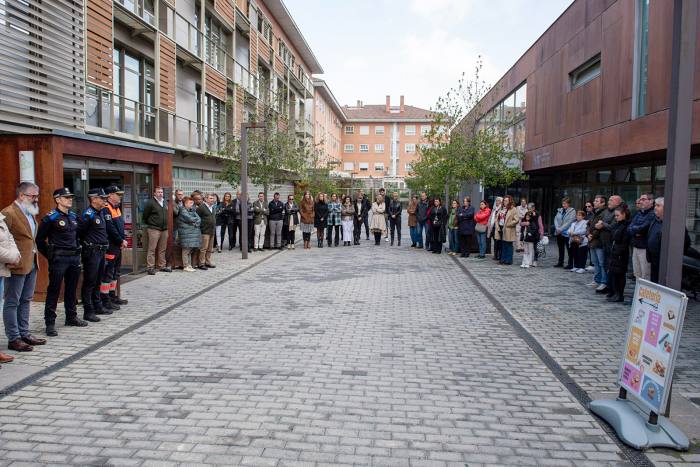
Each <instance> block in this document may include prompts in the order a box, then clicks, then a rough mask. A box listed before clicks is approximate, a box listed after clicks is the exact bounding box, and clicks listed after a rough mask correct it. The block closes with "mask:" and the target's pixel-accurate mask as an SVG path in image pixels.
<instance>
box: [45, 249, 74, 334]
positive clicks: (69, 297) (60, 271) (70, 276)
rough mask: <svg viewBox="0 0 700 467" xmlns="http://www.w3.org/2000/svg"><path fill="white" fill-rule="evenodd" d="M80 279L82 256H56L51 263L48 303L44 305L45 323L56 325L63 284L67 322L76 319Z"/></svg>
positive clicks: (47, 294)
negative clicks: (59, 296) (59, 297)
mask: <svg viewBox="0 0 700 467" xmlns="http://www.w3.org/2000/svg"><path fill="white" fill-rule="evenodd" d="M79 279H80V256H79V255H73V256H56V257H54V258H53V259H52V260H51V261H49V285H48V287H47V288H46V303H44V322H45V323H46V324H55V323H56V307H57V306H58V295H59V294H60V293H61V283H62V282H63V284H64V292H63V306H64V308H65V309H66V321H67V320H68V319H70V318H76V317H77V316H78V311H77V307H76V303H77V293H78V290H77V289H78V280H79Z"/></svg>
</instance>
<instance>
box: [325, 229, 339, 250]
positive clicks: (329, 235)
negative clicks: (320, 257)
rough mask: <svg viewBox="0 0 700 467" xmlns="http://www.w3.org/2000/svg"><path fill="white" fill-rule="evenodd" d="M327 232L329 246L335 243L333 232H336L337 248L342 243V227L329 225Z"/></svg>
mask: <svg viewBox="0 0 700 467" xmlns="http://www.w3.org/2000/svg"><path fill="white" fill-rule="evenodd" d="M326 229H327V230H328V232H326V239H327V240H328V246H331V244H332V243H333V231H334V230H335V246H338V244H339V243H340V226H339V225H329V226H328V227H327V228H326Z"/></svg>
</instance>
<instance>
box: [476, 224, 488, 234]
mask: <svg viewBox="0 0 700 467" xmlns="http://www.w3.org/2000/svg"><path fill="white" fill-rule="evenodd" d="M474 230H476V231H477V232H479V233H484V232H486V224H476V226H474Z"/></svg>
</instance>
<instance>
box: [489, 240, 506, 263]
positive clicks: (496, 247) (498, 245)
mask: <svg viewBox="0 0 700 467" xmlns="http://www.w3.org/2000/svg"><path fill="white" fill-rule="evenodd" d="M491 238H492V239H493V259H495V260H500V259H501V250H502V249H503V242H501V240H497V239H496V237H495V236H494V237H491Z"/></svg>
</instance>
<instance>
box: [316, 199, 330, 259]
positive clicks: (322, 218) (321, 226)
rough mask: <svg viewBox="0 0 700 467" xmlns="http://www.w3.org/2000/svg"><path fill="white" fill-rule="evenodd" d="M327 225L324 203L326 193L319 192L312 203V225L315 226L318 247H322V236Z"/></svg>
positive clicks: (325, 205)
mask: <svg viewBox="0 0 700 467" xmlns="http://www.w3.org/2000/svg"><path fill="white" fill-rule="evenodd" d="M327 226H328V204H327V203H326V194H325V193H319V194H318V196H317V197H316V204H315V205H314V227H316V238H317V239H318V247H319V248H323V236H324V235H325V233H326V227H327Z"/></svg>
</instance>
